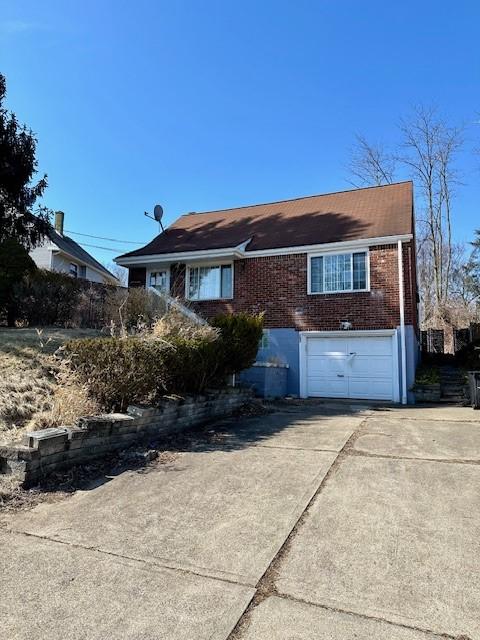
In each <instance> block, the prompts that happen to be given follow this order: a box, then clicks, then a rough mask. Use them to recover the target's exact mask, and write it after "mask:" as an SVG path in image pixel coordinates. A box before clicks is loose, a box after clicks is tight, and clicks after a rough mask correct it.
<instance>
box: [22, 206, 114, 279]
mask: <svg viewBox="0 0 480 640" xmlns="http://www.w3.org/2000/svg"><path fill="white" fill-rule="evenodd" d="M63 224H64V213H63V211H57V212H56V213H55V227H51V228H50V231H49V232H48V237H46V238H45V241H44V243H43V244H42V245H40V246H38V247H36V248H35V249H33V250H32V251H30V255H31V257H32V258H33V260H34V262H35V264H36V265H37V267H39V268H40V269H48V271H58V272H60V273H68V274H69V275H70V276H72V277H73V278H83V279H84V280H89V281H90V282H100V283H103V284H112V285H116V286H118V285H119V284H120V282H119V281H118V279H117V278H116V277H115V276H114V275H113V273H110V271H108V269H105V267H104V266H103V265H102V264H100V262H98V260H95V258H94V257H93V256H91V255H90V254H89V253H87V251H85V249H82V247H81V246H80V245H79V244H78V243H77V242H75V240H72V238H69V237H68V236H66V235H65V234H64V230H63Z"/></svg>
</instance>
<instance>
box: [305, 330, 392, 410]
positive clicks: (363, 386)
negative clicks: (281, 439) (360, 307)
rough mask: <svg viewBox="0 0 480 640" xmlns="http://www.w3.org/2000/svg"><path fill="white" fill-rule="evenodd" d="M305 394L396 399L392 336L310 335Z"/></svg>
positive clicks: (306, 354)
mask: <svg viewBox="0 0 480 640" xmlns="http://www.w3.org/2000/svg"><path fill="white" fill-rule="evenodd" d="M305 351H306V352H304V357H305V358H306V363H305V369H304V371H305V378H306V395H307V396H314V397H325V398H365V399H371V400H394V399H395V390H394V379H395V375H394V360H395V358H394V353H393V343H392V337H391V336H371V337H370V336H369V337H367V336H365V337H364V336H355V337H350V336H348V337H347V336H346V337H343V336H342V337H321V338H319V337H307V339H306V347H305Z"/></svg>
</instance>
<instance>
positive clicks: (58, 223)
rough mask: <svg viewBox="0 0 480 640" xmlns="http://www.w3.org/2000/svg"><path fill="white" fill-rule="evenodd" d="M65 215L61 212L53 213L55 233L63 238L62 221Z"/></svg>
mask: <svg viewBox="0 0 480 640" xmlns="http://www.w3.org/2000/svg"><path fill="white" fill-rule="evenodd" d="M64 218H65V214H64V213H63V211H55V231H56V232H57V233H59V234H60V235H61V236H63V219H64Z"/></svg>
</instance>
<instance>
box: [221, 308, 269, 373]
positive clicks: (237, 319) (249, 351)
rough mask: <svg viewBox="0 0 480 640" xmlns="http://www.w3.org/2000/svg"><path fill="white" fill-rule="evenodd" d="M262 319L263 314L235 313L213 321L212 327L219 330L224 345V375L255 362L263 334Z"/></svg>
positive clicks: (245, 367) (241, 369) (246, 367)
mask: <svg viewBox="0 0 480 640" xmlns="http://www.w3.org/2000/svg"><path fill="white" fill-rule="evenodd" d="M263 317H264V314H263V313H260V314H258V315H249V314H248V313H237V314H226V315H220V316H216V318H214V319H213V321H212V325H213V326H214V327H217V328H218V329H220V331H221V336H222V340H223V343H224V358H225V364H224V367H225V373H227V374H228V373H237V372H239V371H243V369H248V367H251V366H252V364H253V363H254V362H255V358H256V357H257V352H258V345H259V343H260V340H261V338H262V334H263Z"/></svg>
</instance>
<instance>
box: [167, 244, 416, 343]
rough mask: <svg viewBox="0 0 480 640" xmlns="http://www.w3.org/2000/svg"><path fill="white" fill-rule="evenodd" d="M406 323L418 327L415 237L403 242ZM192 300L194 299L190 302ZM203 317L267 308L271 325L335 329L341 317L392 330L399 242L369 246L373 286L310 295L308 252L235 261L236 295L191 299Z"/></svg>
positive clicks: (178, 271) (176, 269)
mask: <svg viewBox="0 0 480 640" xmlns="http://www.w3.org/2000/svg"><path fill="white" fill-rule="evenodd" d="M403 258H404V285H405V323H406V324H412V325H414V326H415V327H416V324H417V320H416V315H417V314H416V276H415V251H414V244H413V242H410V243H404V245H403ZM171 284H172V295H179V296H183V295H184V291H185V269H184V267H183V266H182V265H174V266H173V268H172V271H171ZM189 304H192V303H189ZM193 306H194V308H195V310H196V311H197V312H199V313H200V314H201V315H203V316H204V317H207V318H208V317H212V316H214V315H216V314H217V313H225V312H226V313H232V312H238V311H247V312H250V313H256V312H259V311H265V325H266V327H269V328H280V327H283V328H294V329H297V330H300V331H308V330H335V329H338V328H339V322H340V321H341V320H348V321H350V322H352V324H353V328H354V329H386V328H388V329H391V328H395V327H397V326H398V325H399V323H400V311H399V296H398V256H397V245H396V244H395V245H382V246H375V247H370V291H369V292H358V293H341V294H322V295H307V255H306V254H294V255H287V256H270V257H260V258H247V259H244V260H236V261H235V263H234V298H233V300H224V301H204V302H197V303H195V304H193Z"/></svg>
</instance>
